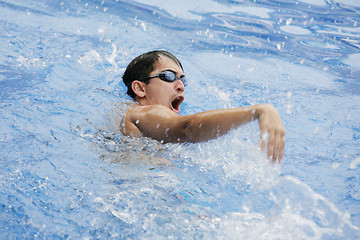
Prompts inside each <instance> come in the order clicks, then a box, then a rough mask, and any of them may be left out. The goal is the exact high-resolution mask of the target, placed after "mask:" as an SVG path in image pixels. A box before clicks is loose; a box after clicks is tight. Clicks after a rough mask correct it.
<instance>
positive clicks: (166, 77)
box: [139, 71, 187, 87]
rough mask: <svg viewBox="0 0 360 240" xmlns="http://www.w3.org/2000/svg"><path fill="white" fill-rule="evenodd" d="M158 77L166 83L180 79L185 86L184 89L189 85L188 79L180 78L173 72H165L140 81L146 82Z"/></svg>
mask: <svg viewBox="0 0 360 240" xmlns="http://www.w3.org/2000/svg"><path fill="white" fill-rule="evenodd" d="M156 77H158V78H160V79H161V80H163V81H165V82H174V81H175V80H176V79H179V80H180V81H181V82H182V83H183V84H184V87H186V85H187V79H186V77H185V76H182V77H178V76H176V74H175V73H174V72H172V71H163V72H161V73H159V74H156V75H153V76H149V77H146V78H143V79H140V80H139V81H142V82H145V81H147V80H149V79H151V78H156Z"/></svg>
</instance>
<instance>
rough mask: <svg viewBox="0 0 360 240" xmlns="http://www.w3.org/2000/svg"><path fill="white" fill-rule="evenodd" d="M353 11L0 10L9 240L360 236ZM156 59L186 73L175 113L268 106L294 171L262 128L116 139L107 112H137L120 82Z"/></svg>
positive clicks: (359, 110)
mask: <svg viewBox="0 0 360 240" xmlns="http://www.w3.org/2000/svg"><path fill="white" fill-rule="evenodd" d="M359 11H360V4H359V3H358V2H357V1H355V0H335V1H323V0H314V1H309V0H302V1H300V0H299V1H287V0H277V1H275V0H273V1H211V0H198V1H188V0H186V1H181V2H180V1H177V2H175V1H173V2H171V1H164V0H152V1H145V0H137V1H118V0H116V1H115V0H113V1H110V0H104V1H81V0H78V1H67V0H64V1H49V0H42V1H41V0H39V1H36V2H29V1H24V0H20V1H12V0H8V1H0V21H1V25H0V26H1V31H0V46H1V48H0V49H1V50H0V51H1V54H0V99H1V108H0V114H1V122H0V133H1V138H0V146H1V148H0V149H1V154H0V166H1V170H0V183H1V184H0V192H1V194H0V213H1V214H0V236H2V237H1V238H3V239H24V238H25V239H37V238H41V239H42V238H45V239H79V238H85V239H86V238H87V239H94V238H100V239H147V238H149V239H172V238H173V239H357V238H359V237H360V207H359V206H360V205H359V201H360V177H359V173H360V172H359V170H360V165H359V164H360V151H359V149H360V125H359V116H360V86H359V77H360V51H359V48H360V45H359V41H360V31H359V22H360V15H359ZM152 49H166V50H169V51H171V52H173V53H174V54H175V55H176V56H177V57H178V58H179V59H180V60H181V61H182V63H183V66H184V69H185V73H186V75H187V76H188V78H189V79H190V83H189V85H188V87H187V90H186V93H185V102H184V104H183V107H182V112H181V114H192V113H195V112H199V111H203V110H210V109H217V108H230V107H238V106H244V105H249V104H256V103H264V102H269V103H272V104H274V106H276V108H277V109H278V111H279V112H280V114H281V116H282V119H283V121H284V124H285V127H286V130H287V143H286V151H285V157H284V163H283V164H282V165H281V166H279V165H271V164H269V163H268V161H267V160H266V159H265V156H264V155H263V154H262V153H261V152H259V151H258V149H257V141H258V138H259V130H258V126H257V123H251V124H248V125H246V126H244V127H242V128H241V129H239V130H236V131H233V132H231V133H230V134H228V135H226V136H224V137H221V138H219V139H216V140H213V141H209V142H207V143H201V144H166V145H162V144H160V143H158V142H156V141H153V140H150V139H131V138H127V137H124V136H121V135H119V134H117V133H116V131H115V130H114V128H113V124H112V119H114V118H115V117H116V116H115V113H114V112H113V104H114V103H116V104H117V105H119V106H123V105H124V104H126V103H127V102H129V101H130V100H129V98H128V97H127V96H126V95H125V86H123V85H122V83H121V78H120V76H121V75H122V73H123V71H124V69H125V67H126V65H127V64H128V63H129V61H130V60H131V59H132V58H133V57H135V56H137V55H139V54H141V53H143V52H146V51H149V50H152ZM165 160H167V161H166V163H163V164H159V163H158V162H159V161H160V162H164V161H165Z"/></svg>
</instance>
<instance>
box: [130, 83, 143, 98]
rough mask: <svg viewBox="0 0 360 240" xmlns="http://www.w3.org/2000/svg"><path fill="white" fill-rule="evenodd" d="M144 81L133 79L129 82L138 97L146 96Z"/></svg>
mask: <svg viewBox="0 0 360 240" xmlns="http://www.w3.org/2000/svg"><path fill="white" fill-rule="evenodd" d="M145 85H146V84H145V83H144V82H141V81H138V80H135V81H133V82H132V83H131V88H132V90H133V91H134V93H135V95H136V96H138V97H139V98H143V97H145V96H146V90H145Z"/></svg>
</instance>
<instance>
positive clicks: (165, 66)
mask: <svg viewBox="0 0 360 240" xmlns="http://www.w3.org/2000/svg"><path fill="white" fill-rule="evenodd" d="M123 81H124V83H125V85H126V86H127V89H128V90H127V94H128V95H130V96H131V97H132V98H133V99H134V101H135V104H134V105H133V106H131V107H130V108H129V109H128V110H127V111H126V113H125V116H124V119H123V124H122V127H121V128H122V129H121V130H122V132H123V133H124V134H125V135H128V136H135V137H136V136H145V137H150V138H153V139H156V140H158V141H160V142H164V143H166V142H192V143H195V142H204V141H207V140H210V139H215V138H217V137H219V136H222V135H224V134H226V133H227V132H229V131H230V130H232V129H235V128H237V127H240V126H241V125H243V124H245V123H248V122H250V121H254V120H258V121H259V125H260V130H261V150H262V151H266V148H267V156H268V158H269V159H270V161H272V162H274V163H275V162H276V160H278V162H279V163H281V161H282V159H283V155H284V147H285V128H284V125H283V123H282V121H281V118H280V115H279V113H278V112H277V111H276V109H275V108H274V107H273V106H272V105H270V104H259V105H254V106H247V107H240V108H232V109H218V110H210V111H204V112H200V113H196V114H193V115H186V116H181V115H179V112H180V105H181V103H182V102H183V101H184V91H185V87H186V84H187V81H186V77H185V75H184V70H183V67H182V65H181V63H180V61H179V60H178V59H177V58H176V57H175V56H174V55H173V54H171V53H170V52H167V51H160V50H156V51H151V52H148V53H144V54H142V55H140V56H138V57H136V58H135V59H134V60H132V61H131V62H130V64H129V65H128V66H127V68H126V70H125V73H124V75H123Z"/></svg>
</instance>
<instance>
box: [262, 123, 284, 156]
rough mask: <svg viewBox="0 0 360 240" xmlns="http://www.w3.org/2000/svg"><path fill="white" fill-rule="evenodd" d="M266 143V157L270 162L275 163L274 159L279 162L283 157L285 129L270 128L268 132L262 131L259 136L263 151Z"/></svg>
mask: <svg viewBox="0 0 360 240" xmlns="http://www.w3.org/2000/svg"><path fill="white" fill-rule="evenodd" d="M266 143H267V157H268V159H269V160H270V161H271V162H272V163H275V162H276V160H278V161H279V163H281V162H282V159H283V157H284V148H285V130H284V129H283V128H280V129H276V130H272V131H270V132H269V133H268V132H264V133H262V137H261V150H262V151H265V149H266Z"/></svg>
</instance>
